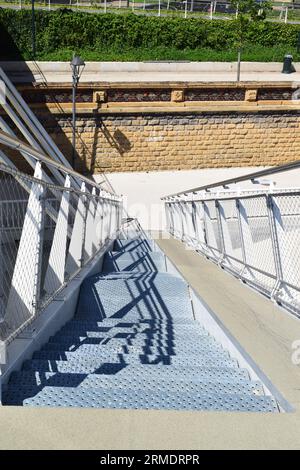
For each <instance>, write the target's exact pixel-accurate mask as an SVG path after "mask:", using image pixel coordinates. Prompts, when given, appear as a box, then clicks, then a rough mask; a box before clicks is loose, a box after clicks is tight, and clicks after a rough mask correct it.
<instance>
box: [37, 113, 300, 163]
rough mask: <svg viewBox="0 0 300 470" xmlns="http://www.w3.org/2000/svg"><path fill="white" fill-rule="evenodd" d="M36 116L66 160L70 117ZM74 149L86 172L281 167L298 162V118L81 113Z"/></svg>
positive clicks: (286, 115) (282, 115) (293, 115)
mask: <svg viewBox="0 0 300 470" xmlns="http://www.w3.org/2000/svg"><path fill="white" fill-rule="evenodd" d="M38 114H39V113H38ZM39 117H40V119H41V120H42V122H43V125H44V126H45V127H46V129H47V131H48V132H49V133H50V135H51V136H52V137H53V139H54V140H55V141H56V143H57V144H58V146H59V147H60V149H61V150H62V151H63V152H64V153H65V155H66V156H69V157H70V156H71V136H72V128H71V117H70V116H62V115H59V114H53V115H50V113H48V114H47V115H44V114H43V113H41V114H40V115H39ZM77 150H78V159H77V165H76V167H77V170H80V171H84V172H91V171H92V172H100V171H106V172H127V171H155V170H181V169H182V170H183V169H185V170H186V169H199V168H221V167H223V168H224V167H238V166H260V165H262V166H264V165H279V164H283V163H286V162H290V161H293V160H297V159H299V157H300V113H299V112H298V111H297V110H293V111H286V112H281V111H276V112H275V111H274V112H273V111H272V112H270V111H265V112H242V113H241V112H231V111H230V112H223V113H222V112H221V113H220V112H207V113H206V112H201V113H192V112H190V113H188V114H187V113H180V112H179V113H168V112H164V113H150V112H148V113H147V112H143V113H140V114H138V113H136V112H135V113H127V114H119V113H115V114H113V113H109V114H103V115H101V112H99V113H96V114H95V113H94V114H93V113H88V114H80V116H78V120H77Z"/></svg>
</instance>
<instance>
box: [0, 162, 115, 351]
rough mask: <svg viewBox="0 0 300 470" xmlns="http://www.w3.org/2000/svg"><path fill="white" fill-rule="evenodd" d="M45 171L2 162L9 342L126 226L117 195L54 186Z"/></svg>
mask: <svg viewBox="0 0 300 470" xmlns="http://www.w3.org/2000/svg"><path fill="white" fill-rule="evenodd" d="M42 175H43V173H41V175H40V179H38V178H37V177H35V178H33V177H31V176H29V175H25V174H23V173H20V172H19V171H15V170H12V169H11V168H8V167H6V166H5V165H1V167H0V341H4V342H6V343H8V342H10V341H11V340H12V339H13V338H14V337H15V336H16V335H17V334H18V333H19V332H20V331H21V330H22V329H23V328H25V327H26V326H27V325H28V324H29V323H30V322H31V321H32V320H33V319H34V318H35V317H36V316H37V315H38V314H39V313H40V312H41V311H42V310H43V309H44V308H45V306H46V305H47V304H48V303H49V301H50V300H52V299H53V298H54V296H55V295H57V293H58V292H59V291H60V290H61V289H62V288H63V287H64V286H65V285H66V283H67V282H68V281H69V280H70V279H71V278H72V277H74V275H76V274H77V273H78V272H79V271H80V269H81V268H82V267H83V266H85V265H86V264H87V263H88V262H89V261H90V260H91V259H92V258H93V257H94V256H95V254H96V253H97V252H98V251H99V250H100V249H101V248H102V247H103V245H104V244H105V242H106V241H107V240H109V239H110V238H112V237H114V236H115V235H116V232H117V231H118V229H119V228H120V225H121V210H122V202H121V200H120V199H119V198H117V197H116V196H114V195H107V194H106V195H103V194H96V190H93V191H91V190H90V191H89V190H86V191H79V190H78V189H74V188H72V187H71V185H70V184H67V183H66V185H65V186H64V187H63V186H57V185H55V186H54V185H51V184H48V183H46V182H45V181H43V179H42ZM68 181H69V180H68ZM66 182H67V179H66ZM88 189H91V188H88Z"/></svg>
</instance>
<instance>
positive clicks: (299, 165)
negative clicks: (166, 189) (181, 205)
mask: <svg viewBox="0 0 300 470" xmlns="http://www.w3.org/2000/svg"><path fill="white" fill-rule="evenodd" d="M297 168H300V160H296V161H294V162H291V163H286V164H284V165H279V166H275V167H271V168H267V169H265V170H260V171H255V172H253V173H247V174H246V175H243V176H237V177H236V178H228V179H226V180H222V181H218V182H217V183H210V184H207V185H204V186H199V187H197V188H192V189H188V190H185V191H180V192H178V193H174V194H168V195H167V196H163V197H162V198H161V200H165V199H168V198H171V197H176V196H181V195H187V194H190V193H197V192H198V191H206V190H208V189H213V188H219V187H221V186H223V187H224V186H228V185H229V184H236V183H241V182H243V181H248V180H251V181H253V180H255V179H257V178H261V177H263V176H269V175H274V174H276V173H283V172H285V171H291V170H296V169H297Z"/></svg>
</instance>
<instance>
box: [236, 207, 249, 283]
mask: <svg viewBox="0 0 300 470" xmlns="http://www.w3.org/2000/svg"><path fill="white" fill-rule="evenodd" d="M235 205H236V212H237V219H238V229H239V234H240V241H241V250H242V258H243V268H242V269H241V272H240V275H241V274H242V273H243V271H244V270H245V268H246V262H247V261H246V249H245V239H244V233H243V226H242V220H241V211H240V208H241V205H240V200H239V199H236V200H235Z"/></svg>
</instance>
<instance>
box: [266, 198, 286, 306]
mask: <svg viewBox="0 0 300 470" xmlns="http://www.w3.org/2000/svg"><path fill="white" fill-rule="evenodd" d="M266 205H267V210H268V219H269V226H270V235H271V241H272V248H273V257H274V263H275V270H276V283H275V286H274V288H273V290H272V292H271V299H276V294H277V292H278V291H279V289H280V286H281V284H282V282H283V273H282V264H281V257H280V248H279V243H278V234H277V229H276V221H275V208H274V200H273V196H272V195H271V194H267V196H266Z"/></svg>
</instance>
